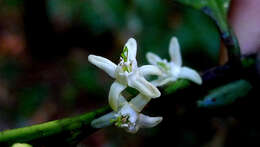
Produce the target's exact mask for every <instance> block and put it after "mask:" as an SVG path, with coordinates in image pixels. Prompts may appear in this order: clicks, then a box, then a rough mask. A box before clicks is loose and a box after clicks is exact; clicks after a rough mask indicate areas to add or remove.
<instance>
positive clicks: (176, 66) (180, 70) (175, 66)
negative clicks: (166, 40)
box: [146, 37, 202, 86]
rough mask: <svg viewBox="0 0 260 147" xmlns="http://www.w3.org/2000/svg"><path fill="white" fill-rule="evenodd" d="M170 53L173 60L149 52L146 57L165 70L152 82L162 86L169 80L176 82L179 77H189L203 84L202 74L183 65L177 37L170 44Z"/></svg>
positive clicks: (151, 62)
mask: <svg viewBox="0 0 260 147" xmlns="http://www.w3.org/2000/svg"><path fill="white" fill-rule="evenodd" d="M169 55H170V58H171V61H170V62H168V61H167V60H166V59H161V58H160V57H159V56H157V55H156V54H154V53H150V52H149V53H147V54H146V58H147V60H148V62H149V63H150V64H152V65H156V66H158V67H159V68H160V69H161V71H162V72H163V75H162V76H159V78H158V79H157V80H154V81H152V82H151V83H152V84H153V85H155V86H162V85H165V84H167V83H169V82H174V81H176V80H177V79H179V78H183V79H189V80H191V81H193V82H195V83H197V84H201V83H202V80H201V77H200V75H199V74H198V73H197V72H196V71H195V70H193V69H191V68H189V67H185V66H184V67H182V57H181V52H180V46H179V43H178V40H177V38H176V37H172V38H171V41H170V46H169Z"/></svg>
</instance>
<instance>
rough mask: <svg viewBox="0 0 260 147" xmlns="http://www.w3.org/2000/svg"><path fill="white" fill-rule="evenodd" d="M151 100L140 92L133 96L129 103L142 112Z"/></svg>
mask: <svg viewBox="0 0 260 147" xmlns="http://www.w3.org/2000/svg"><path fill="white" fill-rule="evenodd" d="M150 100H151V98H150V97H147V96H145V95H142V94H138V95H137V96H136V97H134V98H132V99H131V101H130V102H129V104H130V105H131V107H132V108H134V109H135V110H136V111H137V112H141V111H142V110H143V108H144V107H145V105H146V104H147V103H149V102H150Z"/></svg>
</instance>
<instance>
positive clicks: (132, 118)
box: [118, 103, 138, 123]
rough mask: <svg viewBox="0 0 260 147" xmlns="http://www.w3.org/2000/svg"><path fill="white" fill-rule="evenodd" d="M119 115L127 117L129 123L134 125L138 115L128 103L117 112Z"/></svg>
mask: <svg viewBox="0 0 260 147" xmlns="http://www.w3.org/2000/svg"><path fill="white" fill-rule="evenodd" d="M118 114H119V115H122V116H123V115H128V116H129V118H128V120H129V122H131V123H135V122H136V120H137V118H138V113H137V112H136V111H135V110H134V109H133V108H132V107H131V105H129V104H128V103H126V104H124V106H123V107H122V108H121V109H120V110H119V111H118Z"/></svg>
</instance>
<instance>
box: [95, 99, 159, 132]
mask: <svg viewBox="0 0 260 147" xmlns="http://www.w3.org/2000/svg"><path fill="white" fill-rule="evenodd" d="M161 121H162V117H150V116H147V115H144V114H141V113H139V112H137V111H135V110H134V109H133V108H132V107H131V105H130V104H128V103H124V105H123V106H122V108H120V110H119V111H118V112H114V111H113V112H110V113H108V114H106V115H104V116H101V117H100V118H98V119H95V120H93V121H92V122H91V125H92V127H94V128H103V127H107V126H110V125H112V124H115V125H116V126H117V127H120V128H124V129H125V130H126V131H127V132H130V133H136V132H137V131H138V130H139V129H140V128H152V127H154V126H156V125H158V124H159V123H160V122H161Z"/></svg>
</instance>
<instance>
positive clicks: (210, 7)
mask: <svg viewBox="0 0 260 147" xmlns="http://www.w3.org/2000/svg"><path fill="white" fill-rule="evenodd" d="M176 1H177V2H179V3H181V4H184V5H188V6H191V7H193V8H195V9H198V10H201V11H202V12H203V13H205V14H206V15H208V16H210V17H211V18H212V19H213V20H214V21H215V23H216V24H217V26H218V28H219V30H220V33H221V38H222V40H223V42H224V44H225V46H226V47H227V49H228V56H229V61H230V62H234V63H239V61H240V60H239V57H240V47H239V44H238V41H237V38H236V36H235V34H234V33H233V31H232V29H231V27H230V26H229V24H228V20H227V13H228V8H229V4H230V0H176Z"/></svg>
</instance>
